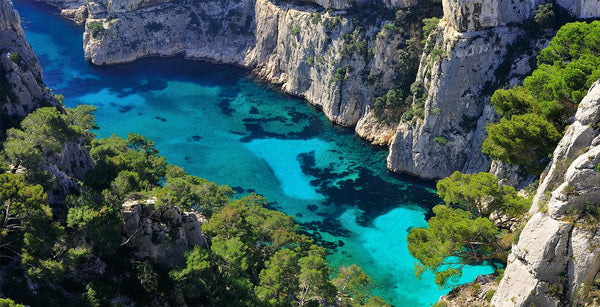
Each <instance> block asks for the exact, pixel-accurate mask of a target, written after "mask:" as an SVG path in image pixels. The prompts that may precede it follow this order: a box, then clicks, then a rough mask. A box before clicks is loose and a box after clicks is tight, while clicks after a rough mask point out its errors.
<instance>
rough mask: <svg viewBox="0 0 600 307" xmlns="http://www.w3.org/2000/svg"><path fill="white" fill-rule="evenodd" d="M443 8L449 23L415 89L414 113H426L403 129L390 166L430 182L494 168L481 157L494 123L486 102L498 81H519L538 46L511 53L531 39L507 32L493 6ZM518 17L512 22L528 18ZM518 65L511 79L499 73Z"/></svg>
mask: <svg viewBox="0 0 600 307" xmlns="http://www.w3.org/2000/svg"><path fill="white" fill-rule="evenodd" d="M443 5H444V18H443V19H442V21H441V22H440V24H439V25H438V27H437V30H436V31H434V32H433V33H432V34H431V35H430V37H429V41H428V43H427V45H426V46H425V52H424V54H423V56H422V57H421V63H420V67H419V71H418V73H417V77H416V82H415V83H414V84H413V87H412V88H411V90H412V91H413V93H414V96H415V97H414V99H413V109H416V108H418V109H419V112H421V114H422V115H419V116H415V117H412V118H404V120H403V122H401V123H400V124H399V126H398V127H397V131H396V134H395V136H394V137H393V141H392V144H391V146H390V153H389V156H388V160H387V163H388V168H389V169H391V170H392V171H396V172H402V173H409V174H413V175H416V176H419V177H421V178H427V179H436V178H443V177H446V176H448V175H450V174H452V173H453V172H454V171H456V170H458V171H462V172H467V173H471V172H478V171H483V170H489V169H490V165H491V161H490V160H489V159H488V158H487V157H486V156H485V155H484V154H483V153H481V144H482V143H483V141H484V140H485V138H486V137H487V134H486V130H485V126H486V124H487V123H490V122H493V121H496V120H497V119H496V114H495V111H494V110H493V108H492V106H491V104H490V103H489V97H490V95H491V94H492V93H493V89H494V88H495V86H497V85H498V84H499V81H500V78H502V79H504V80H510V79H511V78H514V79H515V80H514V81H513V82H515V81H516V80H522V78H523V77H524V75H526V74H527V73H528V72H529V71H530V70H531V67H529V65H528V64H526V63H528V62H529V59H530V58H531V57H534V56H535V55H536V49H537V50H539V45H540V44H536V43H533V44H532V46H533V47H534V48H531V49H532V50H529V51H530V52H529V53H525V52H522V54H509V50H510V49H514V45H515V44H516V42H517V41H518V40H520V41H524V40H529V38H527V39H525V37H526V34H525V33H524V32H523V31H522V30H521V29H520V28H517V27H507V26H504V25H505V24H507V23H508V22H509V21H508V20H505V19H502V18H501V14H499V13H498V8H497V7H495V8H493V9H492V8H490V7H488V6H492V7H493V6H494V5H496V6H497V3H495V2H492V1H483V4H482V2H481V1H480V2H477V3H475V2H469V1H461V0H449V1H444V2H443ZM482 5H483V6H482ZM486 5H487V6H486ZM520 5H521V6H522V7H521V8H520V9H518V10H519V11H529V10H530V8H529V7H530V6H532V5H533V4H531V3H529V2H527V1H525V2H521V4H520ZM465 6H466V7H467V8H465ZM473 8H476V9H473ZM512 10H517V9H516V8H512ZM485 12H487V13H485ZM490 12H494V14H492V13H490ZM486 14H487V15H486ZM519 16H520V17H519V18H520V19H516V17H515V16H513V19H510V22H516V21H520V22H522V21H524V20H525V19H526V18H529V14H522V15H519ZM541 45H542V46H543V43H542V44H541ZM535 46H538V47H537V48H536V47H535ZM531 51H533V52H531ZM513 53H514V52H513ZM514 62H516V63H518V64H519V65H518V66H520V67H519V68H518V69H513V67H511V69H509V70H508V71H509V72H510V73H509V74H506V73H504V72H501V71H500V70H499V68H500V67H501V66H502V65H504V66H506V65H508V66H509V67H510V65H511V64H512V63H514ZM514 68H516V67H514Z"/></svg>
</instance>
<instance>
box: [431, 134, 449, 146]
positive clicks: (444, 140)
mask: <svg viewBox="0 0 600 307" xmlns="http://www.w3.org/2000/svg"><path fill="white" fill-rule="evenodd" d="M433 140H434V141H436V142H437V143H438V144H440V145H446V144H447V143H448V139H447V138H445V137H443V136H436V137H435V138H433Z"/></svg>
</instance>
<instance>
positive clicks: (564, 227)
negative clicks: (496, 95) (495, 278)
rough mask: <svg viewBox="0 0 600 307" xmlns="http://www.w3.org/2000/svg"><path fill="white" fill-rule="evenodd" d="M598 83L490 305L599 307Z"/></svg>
mask: <svg viewBox="0 0 600 307" xmlns="http://www.w3.org/2000/svg"><path fill="white" fill-rule="evenodd" d="M599 124H600V82H596V83H594V84H593V85H592V87H591V88H590V91H589V92H588V94H587V96H586V97H585V98H584V99H583V101H582V102H581V103H580V105H579V109H578V111H577V114H576V115H575V122H574V123H573V124H571V125H570V126H569V128H568V129H567V130H566V132H565V136H564V137H563V139H562V140H561V141H560V143H559V145H558V147H557V148H556V150H555V151H554V153H553V160H552V164H551V165H549V166H548V168H547V169H546V172H545V173H544V174H543V175H542V180H541V183H540V185H539V188H538V190H537V193H536V196H535V198H534V200H533V204H532V207H531V210H530V214H531V215H532V217H531V219H530V220H529V222H528V223H527V225H526V226H525V228H524V229H523V231H522V233H521V235H520V239H519V242H518V244H517V245H516V246H513V249H512V252H511V254H510V256H509V258H508V266H507V268H506V271H505V274H504V278H503V279H502V281H501V283H500V285H499V287H498V290H497V292H496V294H495V295H494V297H493V299H492V302H491V303H492V305H494V306H498V307H501V306H533V305H535V306H564V305H566V306H568V305H576V304H578V303H580V304H586V305H589V306H597V305H598V303H600V301H598V300H597V299H598V298H600V295H599V294H600V284H599V283H598V272H599V271H600V245H599V243H600V207H599V206H600V126H599Z"/></svg>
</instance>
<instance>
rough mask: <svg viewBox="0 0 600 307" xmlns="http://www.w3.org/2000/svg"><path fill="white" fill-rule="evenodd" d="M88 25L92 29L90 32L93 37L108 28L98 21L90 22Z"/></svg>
mask: <svg viewBox="0 0 600 307" xmlns="http://www.w3.org/2000/svg"><path fill="white" fill-rule="evenodd" d="M87 26H88V29H89V30H90V34H91V35H92V37H93V38H96V37H98V35H100V34H102V33H104V30H106V29H105V28H104V25H103V24H102V23H101V22H98V21H92V22H90V23H88V25H87Z"/></svg>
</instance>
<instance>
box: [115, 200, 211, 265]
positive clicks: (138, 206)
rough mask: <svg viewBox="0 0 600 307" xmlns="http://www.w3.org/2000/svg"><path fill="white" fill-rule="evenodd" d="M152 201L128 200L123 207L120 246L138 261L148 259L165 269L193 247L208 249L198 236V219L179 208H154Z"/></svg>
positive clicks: (202, 239)
mask: <svg viewBox="0 0 600 307" xmlns="http://www.w3.org/2000/svg"><path fill="white" fill-rule="evenodd" d="M154 203H155V200H154V199H149V200H146V201H137V200H131V201H127V202H125V203H124V204H123V207H122V209H121V216H122V218H123V232H124V234H125V241H124V244H125V245H126V246H128V247H130V248H132V249H133V250H134V252H135V255H136V257H137V258H138V259H144V258H149V259H151V260H152V262H154V263H156V264H160V265H162V266H164V267H167V268H174V267H175V266H176V265H178V264H180V262H181V261H182V260H183V257H184V252H185V251H187V250H188V249H190V248H191V247H193V246H195V245H200V246H208V244H207V241H206V238H205V237H204V235H203V234H202V230H201V225H200V222H199V221H200V220H202V217H201V216H200V215H199V214H197V213H194V212H181V211H180V210H179V208H177V207H174V208H156V207H155V206H154Z"/></svg>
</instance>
